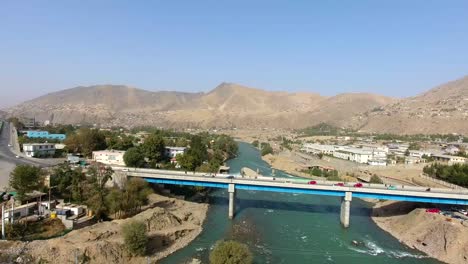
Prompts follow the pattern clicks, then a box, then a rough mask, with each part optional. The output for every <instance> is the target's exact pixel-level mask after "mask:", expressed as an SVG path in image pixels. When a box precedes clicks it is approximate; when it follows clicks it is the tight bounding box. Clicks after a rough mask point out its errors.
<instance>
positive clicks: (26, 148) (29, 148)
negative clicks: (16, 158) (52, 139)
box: [23, 143, 55, 157]
mask: <svg viewBox="0 0 468 264" xmlns="http://www.w3.org/2000/svg"><path fill="white" fill-rule="evenodd" d="M23 152H24V154H26V156H27V157H51V156H54V155H55V144H53V143H28V144H23Z"/></svg>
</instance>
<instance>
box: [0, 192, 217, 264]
mask: <svg viewBox="0 0 468 264" xmlns="http://www.w3.org/2000/svg"><path fill="white" fill-rule="evenodd" d="M151 201H152V204H153V206H155V207H154V208H151V209H148V210H145V211H143V212H141V213H139V214H137V215H135V216H134V217H132V218H129V219H124V220H114V221H110V222H101V223H98V224H95V225H93V226H89V227H85V228H83V229H79V230H74V231H72V232H70V233H68V234H67V235H65V236H63V237H60V238H54V239H49V240H44V241H33V242H29V243H24V242H8V243H14V244H15V247H13V249H12V248H10V250H14V252H11V251H8V250H6V251H5V250H4V251H3V252H2V254H11V255H14V254H20V255H21V256H23V258H25V259H28V258H30V259H33V260H34V261H33V263H38V262H39V261H40V260H42V261H47V262H46V263H74V261H75V258H77V259H78V260H79V261H83V260H88V261H90V262H89V263H148V262H147V261H148V260H147V259H146V257H131V256H129V254H128V253H127V252H126V250H125V248H124V243H123V237H122V235H121V227H122V224H124V223H126V222H128V221H131V220H138V221H142V222H144V223H146V225H147V230H148V235H149V237H150V242H149V246H148V247H149V248H148V258H149V261H151V262H150V263H155V262H156V261H157V260H159V259H162V258H164V257H166V256H168V255H169V254H171V253H173V252H174V251H176V250H178V249H180V248H182V247H184V246H186V245H187V244H188V243H189V242H190V241H192V240H193V239H194V238H195V237H196V236H197V235H198V234H199V233H200V232H201V231H202V223H203V221H204V219H205V216H206V212H207V210H208V205H207V204H198V203H193V202H187V201H183V200H177V199H174V198H167V197H164V196H160V195H156V194H154V195H151ZM1 244H2V243H0V252H1V250H2V248H5V247H2V245H1Z"/></svg>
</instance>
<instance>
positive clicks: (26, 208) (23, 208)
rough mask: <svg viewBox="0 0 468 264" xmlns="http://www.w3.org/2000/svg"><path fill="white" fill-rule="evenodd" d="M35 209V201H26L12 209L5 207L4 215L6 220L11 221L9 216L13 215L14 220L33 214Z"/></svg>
mask: <svg viewBox="0 0 468 264" xmlns="http://www.w3.org/2000/svg"><path fill="white" fill-rule="evenodd" d="M36 210H37V202H32V203H27V204H23V205H20V206H15V207H14V208H13V210H11V208H5V213H4V217H5V218H6V219H7V220H8V221H11V217H12V216H13V218H14V220H15V221H16V220H18V219H20V218H22V217H26V216H29V215H32V214H34V211H36Z"/></svg>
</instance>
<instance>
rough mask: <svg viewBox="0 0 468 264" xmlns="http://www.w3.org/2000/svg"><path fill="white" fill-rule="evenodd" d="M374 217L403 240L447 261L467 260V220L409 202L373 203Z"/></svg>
mask: <svg viewBox="0 0 468 264" xmlns="http://www.w3.org/2000/svg"><path fill="white" fill-rule="evenodd" d="M372 220H373V221H374V222H375V223H376V224H377V226H379V227H380V228H381V229H383V230H385V231H386V232H388V233H389V234H391V235H392V236H394V237H395V238H397V239H398V240H399V241H400V242H401V243H403V244H405V245H407V246H408V247H411V248H414V249H417V250H419V251H422V252H424V253H426V254H427V255H428V256H430V257H433V258H435V259H438V260H440V261H443V262H446V263H453V264H462V263H465V264H466V263H468V223H467V221H465V222H463V223H461V222H460V221H459V220H456V219H452V218H447V217H446V216H443V215H440V214H437V213H427V212H426V211H425V209H423V208H416V204H414V203H408V202H393V201H385V202H378V203H376V204H375V205H374V209H373V215H372Z"/></svg>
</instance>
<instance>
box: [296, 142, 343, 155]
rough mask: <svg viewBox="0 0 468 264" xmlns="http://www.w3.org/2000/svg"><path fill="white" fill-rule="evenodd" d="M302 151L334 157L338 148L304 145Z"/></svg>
mask: <svg viewBox="0 0 468 264" xmlns="http://www.w3.org/2000/svg"><path fill="white" fill-rule="evenodd" d="M301 150H302V151H304V152H306V153H312V154H326V155H333V152H335V150H336V146H334V145H321V144H312V143H306V144H304V145H302V148H301Z"/></svg>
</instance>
